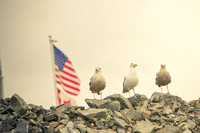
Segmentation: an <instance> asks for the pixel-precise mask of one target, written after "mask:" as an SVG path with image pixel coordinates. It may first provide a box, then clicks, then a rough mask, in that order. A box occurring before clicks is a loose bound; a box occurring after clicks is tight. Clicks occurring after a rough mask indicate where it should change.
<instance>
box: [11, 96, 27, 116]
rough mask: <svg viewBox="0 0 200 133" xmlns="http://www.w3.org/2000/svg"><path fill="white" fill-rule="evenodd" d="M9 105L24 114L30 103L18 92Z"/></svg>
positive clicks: (18, 112)
mask: <svg viewBox="0 0 200 133" xmlns="http://www.w3.org/2000/svg"><path fill="white" fill-rule="evenodd" d="M9 106H10V107H11V108H12V109H13V110H14V111H15V112H16V113H17V114H23V113H25V112H26V110H27V108H28V105H27V104H26V102H25V101H24V100H23V99H22V98H21V97H20V96H19V95H17V94H14V95H13V96H12V97H11V99H10V103H9Z"/></svg>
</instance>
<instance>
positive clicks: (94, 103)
mask: <svg viewBox="0 0 200 133" xmlns="http://www.w3.org/2000/svg"><path fill="white" fill-rule="evenodd" d="M85 101H86V103H87V105H88V106H89V107H90V108H97V109H100V108H104V104H106V103H109V102H111V100H110V99H105V100H98V99H85Z"/></svg>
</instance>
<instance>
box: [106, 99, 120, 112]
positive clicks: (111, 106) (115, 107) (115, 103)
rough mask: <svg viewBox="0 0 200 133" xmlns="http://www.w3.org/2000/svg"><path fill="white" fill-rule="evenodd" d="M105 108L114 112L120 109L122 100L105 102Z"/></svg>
mask: <svg viewBox="0 0 200 133" xmlns="http://www.w3.org/2000/svg"><path fill="white" fill-rule="evenodd" d="M104 107H105V108H107V109H109V110H111V111H112V112H114V111H120V102H118V101H111V102H109V103H105V105H104Z"/></svg>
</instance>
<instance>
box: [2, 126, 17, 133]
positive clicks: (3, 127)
mask: <svg viewBox="0 0 200 133" xmlns="http://www.w3.org/2000/svg"><path fill="white" fill-rule="evenodd" d="M13 128H14V127H13V126H11V125H10V124H0V133H7V132H9V131H10V130H12V129H13Z"/></svg>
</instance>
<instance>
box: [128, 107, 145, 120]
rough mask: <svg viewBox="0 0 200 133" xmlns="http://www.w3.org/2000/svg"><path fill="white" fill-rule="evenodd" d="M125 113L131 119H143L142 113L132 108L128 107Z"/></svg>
mask: <svg viewBox="0 0 200 133" xmlns="http://www.w3.org/2000/svg"><path fill="white" fill-rule="evenodd" d="M126 115H128V116H129V118H131V119H132V120H133V121H140V120H143V119H144V118H143V115H142V113H141V112H139V111H136V110H134V109H129V111H128V112H127V113H126Z"/></svg>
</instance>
